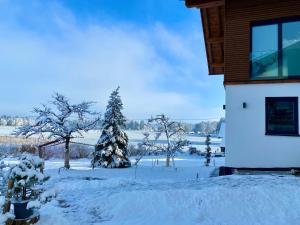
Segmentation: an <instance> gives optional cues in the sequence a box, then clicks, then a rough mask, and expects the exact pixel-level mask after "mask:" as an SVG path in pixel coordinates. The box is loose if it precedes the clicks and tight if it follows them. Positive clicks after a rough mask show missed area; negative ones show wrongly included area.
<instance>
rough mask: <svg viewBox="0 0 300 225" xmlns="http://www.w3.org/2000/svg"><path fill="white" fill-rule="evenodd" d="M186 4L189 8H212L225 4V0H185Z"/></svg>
mask: <svg viewBox="0 0 300 225" xmlns="http://www.w3.org/2000/svg"><path fill="white" fill-rule="evenodd" d="M185 5H186V7H188V8H193V7H196V8H201V9H204V8H211V7H218V6H222V5H225V0H185Z"/></svg>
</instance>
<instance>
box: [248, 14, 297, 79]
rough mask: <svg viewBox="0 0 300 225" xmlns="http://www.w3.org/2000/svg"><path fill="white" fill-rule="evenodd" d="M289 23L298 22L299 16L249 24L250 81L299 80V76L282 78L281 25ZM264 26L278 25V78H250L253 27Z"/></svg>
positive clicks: (250, 74)
mask: <svg viewBox="0 0 300 225" xmlns="http://www.w3.org/2000/svg"><path fill="white" fill-rule="evenodd" d="M289 22H300V16H294V17H282V18H278V19H271V20H264V21H255V22H251V23H250V44H249V53H250V54H249V77H250V79H251V80H289V79H290V80H293V79H300V74H299V75H293V76H289V75H287V76H283V54H282V39H283V33H282V25H283V24H284V23H289ZM266 25H278V29H277V30H278V33H277V37H278V76H272V77H271V76H270V77H262V78H258V77H252V57H251V55H252V50H253V49H252V46H253V40H252V37H253V32H252V31H253V27H258V26H266Z"/></svg>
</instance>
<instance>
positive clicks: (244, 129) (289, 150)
mask: <svg viewBox="0 0 300 225" xmlns="http://www.w3.org/2000/svg"><path fill="white" fill-rule="evenodd" d="M297 96H298V97H299V101H300V84H297V83H295V84H283V83H282V84H251V85H227V86H226V166H230V167H251V168H273V167H300V137H288V136H266V135H265V97H297ZM243 102H246V103H247V108H245V109H244V108H243ZM299 112H300V110H299Z"/></svg>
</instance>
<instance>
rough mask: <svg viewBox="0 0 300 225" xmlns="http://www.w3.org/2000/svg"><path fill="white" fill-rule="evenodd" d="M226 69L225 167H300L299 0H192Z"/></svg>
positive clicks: (212, 67) (211, 49)
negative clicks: (199, 11)
mask: <svg viewBox="0 0 300 225" xmlns="http://www.w3.org/2000/svg"><path fill="white" fill-rule="evenodd" d="M186 5H187V6H188V7H197V8H199V9H200V10H201V18H202V26H203V32H204V37H205V45H206V51H207V61H208V67H209V74H211V75H217V74H224V87H225V95H226V166H227V167H230V168H255V169H257V168H258V169H260V168H261V169H278V168H279V169H290V168H300V135H299V98H300V1H298V0H242V1H241V0H186Z"/></svg>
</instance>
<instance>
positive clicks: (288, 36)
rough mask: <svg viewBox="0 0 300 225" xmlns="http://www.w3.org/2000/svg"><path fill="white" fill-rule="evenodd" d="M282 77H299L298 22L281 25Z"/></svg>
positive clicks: (299, 43) (299, 27)
mask: <svg viewBox="0 0 300 225" xmlns="http://www.w3.org/2000/svg"><path fill="white" fill-rule="evenodd" d="M282 57H283V75H284V76H299V75H300V66H299V59H300V22H289V23H283V24H282Z"/></svg>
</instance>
